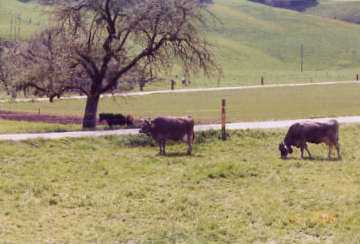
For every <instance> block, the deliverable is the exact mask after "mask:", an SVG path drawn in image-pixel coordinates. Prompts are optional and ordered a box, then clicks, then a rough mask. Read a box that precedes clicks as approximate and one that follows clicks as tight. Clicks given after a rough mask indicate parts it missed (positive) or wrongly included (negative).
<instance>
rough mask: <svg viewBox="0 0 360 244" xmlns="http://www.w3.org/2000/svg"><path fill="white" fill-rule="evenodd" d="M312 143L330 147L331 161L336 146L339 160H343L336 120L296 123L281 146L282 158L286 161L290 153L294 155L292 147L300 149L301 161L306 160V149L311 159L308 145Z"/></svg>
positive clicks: (329, 155)
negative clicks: (324, 144) (307, 143)
mask: <svg viewBox="0 0 360 244" xmlns="http://www.w3.org/2000/svg"><path fill="white" fill-rule="evenodd" d="M306 142H310V143H315V144H319V143H322V142H324V143H326V144H327V145H328V146H329V154H328V157H329V159H331V151H332V147H333V146H335V147H336V150H337V154H338V159H341V155H340V146H339V124H338V122H337V121H336V120H329V121H327V122H325V123H321V122H312V121H305V122H299V123H295V124H293V125H292V126H290V128H289V130H288V132H287V134H286V136H285V139H284V142H282V143H280V144H279V150H280V154H281V158H282V159H285V158H286V157H287V155H288V153H292V152H293V150H292V148H291V146H295V147H297V148H300V150H301V159H303V158H304V149H305V150H306V151H307V153H308V154H309V158H311V154H310V151H309V149H308V147H307V145H306Z"/></svg>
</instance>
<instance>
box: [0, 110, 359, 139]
mask: <svg viewBox="0 0 360 244" xmlns="http://www.w3.org/2000/svg"><path fill="white" fill-rule="evenodd" d="M329 119H334V118H318V119H308V120H311V121H318V122H321V121H326V120H329ZM335 119H337V120H338V121H339V123H360V116H348V117H338V118H335ZM303 120H304V119H298V120H281V121H261V122H242V123H231V124H226V128H227V129H229V130H235V129H237V130H245V129H267V128H283V127H289V126H290V125H291V124H293V123H295V122H298V121H303ZM210 129H214V130H220V129H221V125H220V124H212V125H196V126H195V131H205V130H210ZM138 133H139V129H121V130H107V131H75V132H56V133H41V134H5V135H0V140H28V139H34V138H43V139H59V138H67V137H90V136H106V135H134V134H138Z"/></svg>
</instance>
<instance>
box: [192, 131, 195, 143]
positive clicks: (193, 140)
mask: <svg viewBox="0 0 360 244" xmlns="http://www.w3.org/2000/svg"><path fill="white" fill-rule="evenodd" d="M192 136H193V138H192V142H193V143H194V142H195V132H194V131H193V133H192Z"/></svg>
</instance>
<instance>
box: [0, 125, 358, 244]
mask: <svg viewBox="0 0 360 244" xmlns="http://www.w3.org/2000/svg"><path fill="white" fill-rule="evenodd" d="M285 133H286V131H285V130H266V131H236V132H233V133H232V134H231V135H230V136H229V137H228V140H227V141H225V142H223V141H222V140H219V139H218V135H217V133H215V132H209V133H201V134H198V135H197V140H196V144H195V147H194V155H193V156H184V155H183V153H184V152H185V150H186V145H185V144H176V145H170V146H168V147H167V152H168V154H169V155H168V156H158V155H157V152H158V148H157V147H156V146H152V145H153V144H152V143H151V142H150V141H149V140H148V139H147V138H146V137H144V136H136V137H103V138H87V139H63V140H54V141H46V140H29V141H24V142H0V145H1V151H0V161H1V162H2V163H1V165H0V172H1V174H0V182H1V185H0V230H1V231H0V240H2V242H4V243H49V242H50V243H194V244H197V243H284V244H285V243H358V242H359V241H360V235H359V233H360V217H359V216H360V210H359V203H360V196H359V189H360V181H359V177H360V173H359V163H360V154H359V150H358V144H357V143H354V142H356V141H358V137H359V134H360V127H359V126H341V129H340V143H341V146H342V156H343V160H341V161H328V160H327V159H326V157H327V147H326V146H321V145H309V149H310V151H311V153H312V154H313V156H314V157H315V159H314V160H299V151H298V150H294V153H293V155H291V156H292V157H291V158H290V159H289V160H281V159H280V155H279V152H278V150H277V143H278V142H279V141H281V140H282V139H283V137H284V134H285Z"/></svg>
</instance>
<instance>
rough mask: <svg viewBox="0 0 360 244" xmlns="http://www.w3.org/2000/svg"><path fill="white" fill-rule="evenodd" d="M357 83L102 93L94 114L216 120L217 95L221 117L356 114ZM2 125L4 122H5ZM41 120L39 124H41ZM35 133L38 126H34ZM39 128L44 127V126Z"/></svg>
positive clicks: (54, 109) (9, 106) (28, 105)
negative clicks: (222, 110) (223, 102)
mask: <svg viewBox="0 0 360 244" xmlns="http://www.w3.org/2000/svg"><path fill="white" fill-rule="evenodd" d="M358 94H360V84H336V85H326V86H325V85H321V86H318V85H314V86H300V87H277V88H259V89H243V90H230V91H207V92H190V93H173V94H154V95H146V96H130V97H110V98H103V99H101V101H100V104H99V111H98V112H99V113H122V114H124V115H127V114H132V115H134V116H135V117H136V118H149V117H151V118H154V117H157V116H160V115H172V116H184V115H191V116H193V118H194V119H195V121H196V123H198V124H199V123H201V124H208V123H219V122H220V106H221V104H220V103H221V99H222V98H225V99H226V100H227V122H243V121H265V120H284V119H306V118H314V117H332V116H335V117H336V116H351V115H358V108H359V107H360V99H359V95H358ZM84 107H85V100H83V99H82V100H75V99H74V100H56V101H55V102H54V103H49V102H17V103H14V102H11V103H1V104H0V110H10V111H19V112H33V113H38V111H39V109H40V111H41V113H44V114H60V115H82V114H83V110H84ZM1 123H3V124H4V126H5V127H3V129H1V131H2V132H6V131H7V130H8V129H7V128H9V132H7V133H10V132H11V133H13V132H16V127H17V125H19V126H20V127H23V129H21V130H19V132H25V131H27V132H31V130H32V129H31V128H32V126H30V125H29V126H28V127H29V128H27V129H25V127H27V123H25V122H24V123H20V122H1ZM6 124H7V125H6ZM44 125H45V124H44ZM37 127H38V129H36V132H39V130H40V127H41V126H37ZM44 128H45V126H44ZM47 128H48V129H46V130H45V129H44V132H45V131H51V130H52V129H54V131H59V130H60V131H61V130H66V131H67V130H73V129H75V130H76V129H80V126H60V125H49V126H47Z"/></svg>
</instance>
